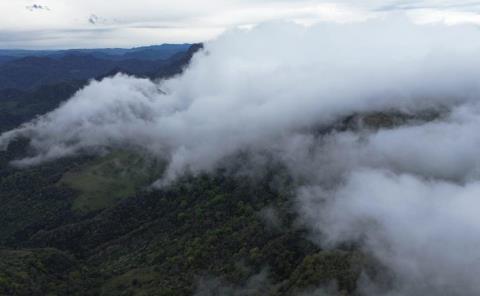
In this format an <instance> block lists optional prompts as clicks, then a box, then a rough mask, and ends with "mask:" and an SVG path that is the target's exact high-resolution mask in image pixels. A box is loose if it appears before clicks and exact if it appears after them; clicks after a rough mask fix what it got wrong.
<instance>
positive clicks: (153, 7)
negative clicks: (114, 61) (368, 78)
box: [0, 0, 480, 49]
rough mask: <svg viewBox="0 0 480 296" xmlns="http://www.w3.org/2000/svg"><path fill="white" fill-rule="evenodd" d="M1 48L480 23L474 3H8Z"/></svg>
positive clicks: (0, 28)
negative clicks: (393, 23)
mask: <svg viewBox="0 0 480 296" xmlns="http://www.w3.org/2000/svg"><path fill="white" fill-rule="evenodd" d="M0 11H1V12H2V16H1V18H0V48H25V49H54V48H95V47H132V46H141V45H150V44H161V43H193V42H203V41H208V40H211V39H214V38H215V37H217V36H219V35H220V34H221V33H223V32H224V31H225V30H228V29H232V28H237V27H240V28H250V27H251V26H253V25H257V24H259V23H264V22H271V21H293V22H297V23H301V24H304V25H311V24H313V23H316V22H321V21H334V22H340V23H345V22H358V21H363V20H366V19H369V18H376V17H379V18H382V17H385V16H386V15H389V14H395V13H398V12H405V13H407V14H408V15H409V16H410V17H412V18H414V19H415V20H416V21H417V22H439V21H440V22H446V23H448V24H456V23H463V22H467V23H474V24H480V15H479V14H478V13H479V12H480V1H469V0H464V1H461V0H456V1H451V0H423V1H422V0H420V1H411V0H403V1H402V0H365V1H354V0H337V1H331V0H330V1H328V0H309V1H305V0H299V1H289V0H242V1H240V0H174V1H173V0H116V1H98V0H0Z"/></svg>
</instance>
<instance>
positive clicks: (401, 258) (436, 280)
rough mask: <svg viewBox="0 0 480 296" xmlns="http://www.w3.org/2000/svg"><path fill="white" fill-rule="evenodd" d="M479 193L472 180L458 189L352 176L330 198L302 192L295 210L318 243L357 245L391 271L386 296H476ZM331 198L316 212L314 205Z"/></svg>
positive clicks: (384, 174)
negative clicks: (313, 228)
mask: <svg viewBox="0 0 480 296" xmlns="http://www.w3.org/2000/svg"><path fill="white" fill-rule="evenodd" d="M479 193H480V183H479V182H478V181H474V182H471V183H468V184H466V185H457V184H454V183H450V182H444V181H432V180H425V179H422V178H418V177H415V176H412V175H408V174H400V175H398V174H394V173H391V172H388V171H381V170H357V171H355V172H353V173H351V174H350V176H349V177H348V178H347V181H346V183H345V184H344V185H343V186H341V187H340V188H339V189H338V190H336V191H335V192H333V193H327V192H324V191H323V192H319V191H317V190H312V188H310V190H304V191H303V192H302V198H303V201H304V203H303V204H302V205H303V207H304V208H303V212H304V213H307V215H308V216H309V219H312V223H315V225H317V227H318V229H320V228H321V229H322V230H324V232H323V234H324V235H325V236H323V240H322V241H323V243H325V242H328V243H335V242H339V241H345V240H353V241H357V242H358V241H361V242H363V246H364V248H365V249H366V250H368V251H369V252H373V254H374V256H376V257H377V258H379V259H380V260H381V261H382V262H383V263H384V264H386V265H387V266H388V267H390V268H391V269H392V270H393V271H394V274H395V276H396V282H395V289H394V291H393V292H391V294H392V295H425V294H428V295H431V294H433V295H460V294H461V295H477V294H478V293H479V292H480V286H479V285H478V281H477V279H476V274H477V273H478V272H479V271H480V270H479V269H480V267H479V265H478V262H477V261H478V260H479V258H480V257H479V256H480V253H479V251H478V247H477V246H478V244H479V243H480V235H477V233H478V230H479V227H480V220H479V219H478V215H477V213H476V209H477V208H478V206H479V203H480V202H479V200H478V195H479ZM330 194H331V195H332V196H333V197H330V198H327V204H326V205H324V206H323V207H322V209H319V207H318V205H315V200H317V199H318V197H319V196H320V195H323V196H326V195H327V196H328V195H330ZM312 202H313V204H312ZM312 205H313V207H312ZM316 210H319V212H317V211H316ZM319 217H321V218H319ZM366 295H370V293H366Z"/></svg>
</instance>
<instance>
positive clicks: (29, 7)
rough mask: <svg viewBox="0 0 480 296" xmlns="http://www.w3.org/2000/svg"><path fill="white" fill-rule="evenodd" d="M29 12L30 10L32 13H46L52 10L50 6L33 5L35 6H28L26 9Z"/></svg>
mask: <svg viewBox="0 0 480 296" xmlns="http://www.w3.org/2000/svg"><path fill="white" fill-rule="evenodd" d="M25 8H26V9H27V10H30V11H37V10H46V11H50V8H49V7H48V6H45V5H40V4H33V5H28V6H26V7H25Z"/></svg>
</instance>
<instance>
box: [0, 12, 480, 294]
mask: <svg viewBox="0 0 480 296" xmlns="http://www.w3.org/2000/svg"><path fill="white" fill-rule="evenodd" d="M479 55H480V31H479V30H478V28H476V27H474V26H446V25H442V24H429V25H419V24H413V23H412V22H411V21H410V20H409V19H407V18H405V17H394V18H389V19H376V20H369V21H366V22H363V23H354V24H329V23H321V24H318V25H314V26H311V27H304V26H300V25H295V24H290V23H269V24H264V25H259V26H257V27H254V28H253V29H249V30H233V31H229V32H227V33H225V34H224V35H222V36H221V37H219V38H218V39H216V40H214V41H212V42H209V43H207V44H205V48H204V50H202V51H201V52H199V53H197V54H196V55H195V56H194V58H193V60H192V61H191V63H190V65H189V67H188V68H187V69H186V70H185V71H184V73H183V74H181V75H179V76H177V77H173V78H171V79H167V80H163V81H155V82H152V81H150V80H147V79H139V78H135V77H131V76H127V75H117V76H115V77H111V78H105V79H103V80H102V81H91V82H90V83H89V85H87V86H86V87H85V88H84V89H82V90H80V91H79V92H77V93H76V94H75V95H74V96H73V97H72V98H71V99H70V100H68V101H67V102H65V103H64V104H62V105H61V106H60V107H59V108H58V109H56V110H54V111H52V112H50V113H48V114H45V115H43V116H40V117H38V118H37V119H35V120H33V121H31V122H27V123H25V124H24V125H22V126H20V127H18V128H17V129H14V130H12V131H9V132H6V133H4V134H2V135H1V136H0V148H2V149H7V147H8V145H9V144H10V143H11V142H12V141H13V140H14V139H16V138H20V137H25V138H28V139H30V145H31V148H32V149H33V154H32V155H31V156H30V157H27V158H22V159H18V160H15V161H14V162H13V165H16V166H19V167H25V166H31V165H37V164H40V163H43V162H46V161H52V160H55V159H58V158H61V157H66V156H72V155H78V154H81V153H86V152H87V153H92V152H98V153H100V152H102V151H105V150H109V149H116V148H119V147H121V148H125V147H128V148H130V149H136V150H138V151H141V152H142V153H148V154H151V155H153V156H155V157H159V158H162V159H165V160H166V161H167V163H168V166H167V169H166V172H165V174H164V175H163V176H159V179H160V180H159V181H158V183H157V184H168V182H170V181H172V180H175V178H176V177H177V176H179V175H181V174H182V173H184V172H186V171H187V170H188V171H190V172H193V173H198V172H203V171H207V172H208V171H210V170H212V169H214V168H215V167H216V166H218V165H220V164H221V162H222V161H224V160H225V159H227V158H228V157H230V156H233V155H235V154H236V153H238V152H240V151H251V153H257V152H258V153H264V152H265V151H267V152H268V153H270V154H272V155H274V156H275V157H277V158H278V159H280V160H281V161H282V162H283V163H284V164H285V165H286V167H287V168H288V169H289V172H290V173H291V174H292V176H293V177H294V179H295V180H296V184H298V188H297V192H298V196H297V207H298V209H297V210H298V213H299V216H300V218H299V219H300V220H301V222H302V223H304V225H305V226H306V227H308V228H309V229H310V230H311V233H312V240H313V241H315V242H316V243H318V244H319V245H321V246H322V247H335V246H336V245H338V244H341V243H343V242H355V243H357V244H359V245H360V246H361V248H362V249H363V250H364V251H365V252H367V253H369V254H372V255H373V256H374V257H376V258H377V259H378V260H380V262H382V264H384V265H385V266H387V267H388V268H389V269H391V270H392V272H393V273H394V275H395V278H396V280H397V281H396V282H395V286H394V289H393V290H392V291H391V294H392V295H397V294H398V295H425V294H437V295H477V294H479V293H480V284H478V281H477V280H476V275H477V273H478V272H479V271H480V265H478V264H476V260H477V258H480V249H478V248H477V246H478V245H479V243H480V232H479V231H478V230H479V229H480V219H479V218H477V215H476V211H475V210H476V209H477V208H479V207H480V201H479V200H478V196H479V193H480V180H479V178H480V175H479V172H480V171H479V169H480V165H479V156H478V152H477V151H478V150H477V147H478V146H479V144H480V136H479V134H478V130H479V128H480V117H479V115H480V114H479V113H480V101H479V100H478V98H479V95H480V59H479ZM375 112H384V113H385V114H389V112H398V113H400V114H404V115H408V116H409V118H413V119H412V120H407V121H406V122H404V123H402V124H398V125H395V126H388V127H387V126H379V127H377V128H368V127H360V128H359V129H347V130H336V129H331V130H329V131H327V132H320V131H321V130H325V128H327V127H329V126H332V125H334V124H335V123H337V122H339V121H342V120H343V119H345V118H346V117H347V116H350V115H352V114H368V113H375ZM425 112H432V113H433V114H436V116H435V117H434V118H430V119H428V120H424V119H422V114H424V113H425ZM327 130H328V129H327ZM253 159H255V158H253ZM372 285H373V286H375V283H373V284H372ZM372 285H371V286H369V287H367V286H365V287H363V288H364V293H365V294H366V295H371V294H372V293H373V292H372V290H367V289H372Z"/></svg>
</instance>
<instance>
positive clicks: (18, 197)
mask: <svg viewBox="0 0 480 296" xmlns="http://www.w3.org/2000/svg"><path fill="white" fill-rule="evenodd" d="M24 144H25V143H17V147H14V148H12V149H18V150H21V148H22V145H24ZM12 149H11V150H9V151H7V153H4V154H3V156H4V157H11V156H13V155H14V154H15V151H12ZM8 153H9V154H10V156H8V155H5V154H8ZM146 163H147V161H146V160H142V158H140V157H135V156H132V155H130V154H129V153H127V152H125V151H116V152H113V153H111V154H109V155H107V156H104V157H88V158H87V157H85V158H72V159H67V160H64V161H57V162H54V163H50V164H45V165H42V166H39V167H36V168H32V169H28V170H16V169H12V168H8V167H4V169H3V170H2V181H1V184H0V186H1V188H2V193H1V194H0V202H1V203H2V205H4V206H3V207H2V208H0V217H1V218H0V220H1V221H0V225H1V227H0V238H1V244H2V245H3V246H4V248H5V249H4V251H3V253H2V256H0V266H2V267H4V269H3V270H4V274H2V273H0V291H9V292H8V293H12V294H11V295H46V294H48V293H50V294H51V295H192V294H194V293H195V291H196V289H197V285H199V284H201V283H202V282H203V281H208V279H211V278H212V277H213V278H215V279H217V281H219V282H220V283H222V284H221V285H219V287H218V288H217V290H218V289H219V290H218V291H222V290H221V289H223V287H225V286H228V285H234V286H235V287H238V289H241V287H242V286H243V285H246V284H247V283H248V282H249V280H250V279H251V278H252V277H255V276H256V275H258V274H261V273H262V272H263V273H264V274H265V279H264V280H263V282H262V285H261V290H258V291H259V293H260V291H261V292H262V293H261V294H258V295H293V293H294V292H295V293H296V292H300V291H304V290H305V289H309V288H315V287H317V286H319V285H331V284H333V283H334V284H336V285H338V288H339V290H340V291H343V292H344V293H346V294H350V293H352V292H353V291H354V290H355V287H356V281H357V279H358V277H359V275H360V273H361V271H362V270H365V269H364V267H366V266H368V262H369V260H368V259H367V258H366V257H365V256H364V255H362V254H361V253H358V252H356V251H354V250H351V249H349V248H346V249H344V250H342V251H340V250H337V251H327V250H325V251H324V250H321V249H319V248H318V247H317V246H315V245H314V244H312V243H311V242H309V241H308V240H307V239H306V237H307V233H305V231H304V230H302V229H301V228H298V227H296V226H294V225H295V223H294V221H295V214H294V213H293V212H292V210H291V209H292V208H293V206H292V204H291V200H292V199H291V189H290V185H291V180H290V179H289V177H288V175H286V174H285V173H284V170H283V169H282V168H281V167H279V166H277V165H274V164H272V165H270V166H269V167H268V168H267V169H266V173H265V174H262V175H261V176H260V175H258V176H255V177H252V176H242V175H238V174H232V173H231V172H230V170H226V169H219V170H217V171H216V172H215V173H212V174H209V175H199V176H188V175H187V176H185V177H183V178H181V179H180V180H178V181H176V182H175V183H173V184H171V185H169V186H167V187H165V188H163V189H156V190H149V189H148V188H145V187H143V188H142V187H141V186H139V187H137V186H136V185H138V184H142V183H143V184H145V181H146V179H144V175H143V172H145V168H146V167H148V166H146V165H145V164H146ZM150 164H151V166H150V167H148V170H149V171H151V172H153V171H154V170H152V168H154V167H158V168H159V169H160V167H161V166H160V165H157V164H152V163H150ZM116 182H121V183H122V184H121V185H120V184H117V183H116ZM108 183H110V185H112V187H111V188H110V186H109V185H108ZM100 184H107V185H105V189H104V188H102V187H101V186H100V187H99V185H100ZM116 185H119V186H116ZM115 196H117V197H122V198H115ZM79 209H80V210H79ZM82 209H88V211H84V210H82ZM265 209H270V210H269V212H270V214H269V215H266V214H265ZM272 215H275V216H276V217H275V219H272V217H271V216H272ZM266 217H269V218H268V219H267V218H266ZM270 220H272V221H271V222H269V221H270ZM273 220H275V221H273ZM369 272H371V274H375V272H376V271H375V269H370V271H369ZM259 289H260V288H259ZM253 290H255V291H257V290H256V289H253ZM5 293H7V292H5ZM7 295H8V294H7Z"/></svg>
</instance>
